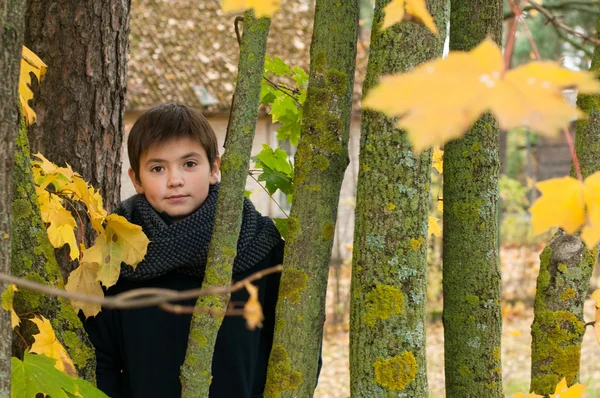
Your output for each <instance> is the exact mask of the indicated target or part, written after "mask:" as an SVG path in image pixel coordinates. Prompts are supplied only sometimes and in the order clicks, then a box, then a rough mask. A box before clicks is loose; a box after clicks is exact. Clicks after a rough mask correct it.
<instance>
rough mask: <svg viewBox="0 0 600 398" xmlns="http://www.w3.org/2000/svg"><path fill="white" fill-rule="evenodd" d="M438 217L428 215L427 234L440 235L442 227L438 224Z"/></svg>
mask: <svg viewBox="0 0 600 398" xmlns="http://www.w3.org/2000/svg"><path fill="white" fill-rule="evenodd" d="M439 221H440V219H439V218H436V217H431V216H430V217H429V235H433V236H437V237H440V236H442V228H441V227H440V225H439V224H438V222H439Z"/></svg>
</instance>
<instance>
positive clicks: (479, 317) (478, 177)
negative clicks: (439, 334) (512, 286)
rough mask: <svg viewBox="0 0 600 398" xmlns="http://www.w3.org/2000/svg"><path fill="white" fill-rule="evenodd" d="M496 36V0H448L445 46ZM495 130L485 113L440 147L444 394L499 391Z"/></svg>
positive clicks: (497, 393) (498, 38) (499, 18)
mask: <svg viewBox="0 0 600 398" xmlns="http://www.w3.org/2000/svg"><path fill="white" fill-rule="evenodd" d="M487 36H491V37H492V39H493V40H495V41H496V43H500V42H501V39H502V1H501V0H453V1H452V2H451V12H450V49H451V50H463V51H468V50H471V49H473V48H474V47H475V46H477V45H478V44H479V43H480V42H481V41H482V40H483V39H485V38H486V37H487ZM498 147H499V129H498V125H497V123H496V121H495V120H494V118H493V117H492V116H491V115H490V114H486V115H484V116H482V117H481V118H480V119H479V120H478V121H477V122H476V123H475V125H474V126H473V127H472V128H471V129H470V130H469V131H468V132H467V134H466V135H465V136H464V137H463V138H461V139H458V140H456V141H452V142H450V143H449V144H447V145H446V147H445V153H444V202H445V203H444V237H443V241H444V243H443V264H444V265H443V289H444V315H443V320H444V353H445V359H444V361H445V373H446V394H447V396H448V397H489V398H493V397H503V396H504V395H503V393H502V367H501V366H502V365H501V360H500V356H501V349H500V342H501V333H502V309H501V296H500V264H499V256H498V173H499V170H500V164H499V160H498Z"/></svg>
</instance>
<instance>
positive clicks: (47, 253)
mask: <svg viewBox="0 0 600 398" xmlns="http://www.w3.org/2000/svg"><path fill="white" fill-rule="evenodd" d="M29 156H30V153H29V143H28V141H27V129H26V127H25V124H24V122H22V123H21V127H20V130H19V135H18V137H17V147H16V149H15V162H14V172H13V183H14V201H13V207H12V211H13V218H12V226H11V228H12V274H13V275H15V276H18V277H20V278H24V279H27V280H31V281H34V282H38V283H45V284H47V285H50V286H54V287H58V288H63V287H64V284H63V279H62V277H61V274H60V270H59V267H58V264H57V262H56V258H55V257H54V249H53V248H52V245H51V244H50V242H49V241H48V234H47V233H46V228H45V227H44V224H43V222H42V218H41V215H40V210H39V207H38V203H37V195H36V194H35V188H34V183H33V174H32V171H31V163H30V158H29ZM13 304H14V308H15V311H16V312H17V314H19V315H20V316H22V317H23V315H26V314H27V315H28V316H30V315H32V314H38V315H43V316H44V317H46V318H48V319H49V320H50V321H51V322H52V327H53V329H54V332H55V333H56V337H57V338H58V340H59V341H60V342H61V343H62V344H63V345H64V346H65V348H66V349H67V351H68V353H69V355H70V356H71V358H72V359H73V363H74V364H75V368H76V369H77V372H78V374H79V376H80V377H82V378H84V379H86V380H88V381H92V382H93V381H94V380H95V377H96V374H95V371H96V359H95V357H94V350H93V348H92V345H91V344H90V342H89V340H88V338H87V334H86V333H85V331H84V330H83V326H82V324H81V322H80V320H79V318H78V317H77V315H76V314H75V311H74V310H73V307H72V306H71V304H70V303H69V301H68V300H65V299H60V298H57V297H53V296H48V295H45V294H42V293H39V292H35V291H32V290H25V289H20V290H19V291H18V292H16V293H15V297H14V303H13ZM17 329H18V331H19V334H20V336H22V337H23V338H24V340H23V339H21V337H18V338H17V337H15V338H13V355H15V356H17V357H19V358H22V356H23V351H24V350H25V348H27V347H28V346H31V344H32V343H33V339H32V337H31V335H32V334H36V333H38V329H37V327H36V326H35V324H34V323H33V322H29V321H22V322H21V326H19V327H18V328H17Z"/></svg>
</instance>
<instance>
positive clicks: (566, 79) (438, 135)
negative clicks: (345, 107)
mask: <svg viewBox="0 0 600 398" xmlns="http://www.w3.org/2000/svg"><path fill="white" fill-rule="evenodd" d="M567 87H576V88H577V89H578V92H579V93H598V92H600V82H598V81H597V80H596V78H595V76H594V75H593V74H592V73H589V72H573V71H570V70H567V69H564V68H562V67H561V66H560V65H558V64H555V63H552V62H531V63H529V64H526V65H523V66H520V67H518V68H516V69H512V70H509V71H506V72H505V71H504V60H503V57H502V52H501V50H500V48H498V46H497V45H496V44H495V43H494V42H493V41H492V40H491V39H486V40H484V41H483V42H482V43H481V44H480V45H479V46H477V47H476V48H475V49H473V50H472V51H470V52H461V51H453V52H450V54H449V55H448V57H447V58H445V59H443V60H440V59H438V60H434V61H431V62H427V63H424V64H422V65H420V66H418V67H416V68H415V69H414V70H412V71H410V72H407V73H404V74H397V75H390V76H385V77H383V78H382V79H381V81H380V83H379V84H378V85H377V86H375V87H374V88H373V89H372V90H371V91H370V92H369V93H368V95H367V96H366V98H365V99H364V101H363V106H364V107H366V108H370V109H373V110H376V111H379V112H383V113H385V114H386V115H388V116H401V119H400V120H399V121H398V122H397V126H398V127H399V128H402V129H406V131H407V133H408V136H409V138H410V139H411V141H412V143H413V146H414V149H415V151H417V152H420V151H421V150H423V149H425V148H427V147H429V146H431V145H442V144H443V143H445V142H447V141H450V140H452V139H455V138H458V137H460V136H462V135H463V134H464V133H465V132H466V130H467V129H468V128H469V127H470V126H471V125H472V124H473V123H474V122H475V121H476V120H477V119H478V118H479V117H480V116H481V115H482V114H483V113H484V112H486V111H491V112H492V113H493V114H494V116H495V117H496V120H497V121H498V124H499V125H500V128H501V129H503V130H509V129H511V128H514V127H518V126H523V127H526V128H529V129H530V130H534V131H537V132H538V133H540V134H544V135H555V134H556V133H557V132H558V131H560V129H562V128H564V127H565V126H567V125H568V123H570V121H571V120H572V119H573V118H578V117H583V116H584V113H583V112H581V111H580V110H578V109H576V108H575V107H572V106H570V105H569V104H567V103H566V102H565V100H564V99H563V95H562V91H563V89H565V88H567ZM398 93H402V95H398Z"/></svg>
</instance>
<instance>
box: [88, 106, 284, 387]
mask: <svg viewBox="0 0 600 398" xmlns="http://www.w3.org/2000/svg"><path fill="white" fill-rule="evenodd" d="M127 147H128V151H129V160H130V164H131V168H130V169H129V177H130V178H131V181H132V182H133V184H134V186H135V190H136V192H137V193H138V194H137V195H135V196H133V197H131V198H129V199H127V200H126V201H124V202H123V203H122V204H121V206H120V207H119V209H117V211H116V212H117V213H118V214H120V215H122V216H124V217H125V218H127V219H128V220H129V221H131V222H133V223H135V224H138V225H141V226H142V228H143V230H144V232H145V233H146V235H148V238H149V239H150V244H149V246H148V252H147V254H146V257H145V258H144V260H143V261H142V262H141V263H140V264H138V266H137V268H136V269H135V270H133V269H132V268H131V267H129V266H127V265H123V266H122V269H121V275H120V277H119V280H118V282H117V283H116V285H115V286H113V287H111V288H110V289H108V290H107V292H106V294H107V295H115V294H118V293H121V292H124V291H128V290H132V289H138V288H147V287H153V288H165V289H175V290H188V289H194V288H198V287H200V286H201V285H202V279H203V276H204V270H205V267H206V260H207V253H208V245H209V243H210V238H211V235H212V229H213V222H214V215H215V209H216V201H217V195H218V172H219V166H220V162H221V159H220V158H219V155H218V144H217V139H216V137H215V134H214V132H213V130H212V128H211V127H210V125H209V124H208V121H207V120H206V119H205V118H204V117H203V116H202V115H200V114H198V113H196V112H194V111H193V110H192V109H190V108H188V107H186V106H184V105H179V104H163V105H158V106H156V107H154V108H152V109H150V110H149V111H147V112H146V113H144V114H143V115H142V116H140V118H139V119H138V121H137V122H136V123H135V124H134V126H133V127H132V129H131V132H130V134H129V139H128V141H127ZM282 260H283V240H282V239H281V237H280V235H279V232H277V229H276V228H275V226H274V224H273V222H272V221H271V220H270V219H269V218H267V217H263V216H261V215H260V213H258V212H257V211H256V210H255V209H254V206H253V205H252V203H251V202H250V201H249V200H247V199H246V200H245V202H244V213H243V221H242V228H241V232H240V236H239V241H238V247H237V257H236V259H235V262H234V264H233V279H234V280H240V279H243V278H245V277H247V276H249V275H251V274H253V273H255V272H257V271H260V270H262V269H265V268H269V267H272V266H275V265H277V264H281V263H282ZM255 284H256V285H257V286H258V288H259V299H260V302H261V305H262V307H263V312H264V317H265V319H264V321H263V325H264V326H263V328H262V329H256V330H254V331H249V330H248V329H247V328H246V325H245V320H244V319H243V318H242V317H225V319H224V320H223V323H222V325H221V328H220V329H219V332H218V335H217V341H216V345H215V351H214V357H213V363H212V375H213V379H212V383H211V386H210V396H211V397H218V398H222V397H235V398H237V397H262V393H263V389H264V385H265V380H266V369H267V361H268V357H269V352H270V350H271V345H272V339H273V328H274V317H275V305H276V301H277V293H278V289H279V274H271V275H269V276H267V277H265V278H262V279H260V280H259V281H257V282H256V283H255ZM247 299H248V294H247V292H246V291H245V290H244V291H238V292H234V293H232V295H231V301H232V302H245V301H246V300H247ZM194 303H195V299H192V300H187V301H183V302H180V303H179V304H181V305H185V306H193V305H194ZM190 320H191V315H176V314H173V313H169V312H166V311H163V310H161V309H160V308H158V307H149V308H142V309H133V310H108V309H103V310H102V312H100V313H99V314H98V315H97V316H96V317H95V318H89V319H88V320H87V321H86V322H85V328H86V330H87V332H88V334H89V336H90V340H91V341H92V343H93V345H94V346H95V348H96V358H97V370H96V375H97V382H98V387H99V388H100V389H101V390H102V391H104V392H105V393H106V394H107V395H109V396H110V397H113V398H118V397H145V398H147V397H157V398H159V397H160V398H171V397H173V398H175V397H179V396H181V384H180V381H179V373H180V367H181V365H182V364H183V361H184V358H185V352H186V348H187V341H188V334H189V329H190Z"/></svg>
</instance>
